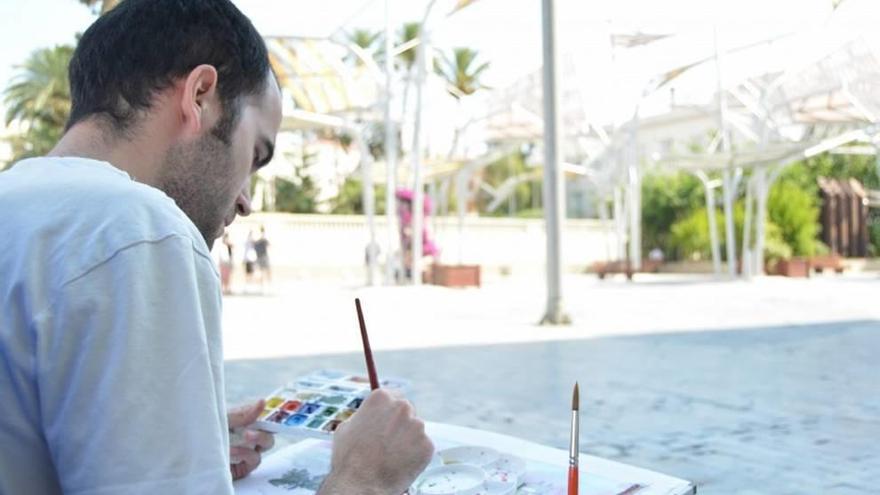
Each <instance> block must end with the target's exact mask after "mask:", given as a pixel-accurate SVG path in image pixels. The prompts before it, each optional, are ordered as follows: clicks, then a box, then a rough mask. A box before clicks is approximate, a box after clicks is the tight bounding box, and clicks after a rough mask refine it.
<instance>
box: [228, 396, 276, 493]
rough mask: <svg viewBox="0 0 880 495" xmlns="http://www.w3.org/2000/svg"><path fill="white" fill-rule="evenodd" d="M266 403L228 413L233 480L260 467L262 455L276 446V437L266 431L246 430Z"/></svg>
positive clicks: (256, 403)
mask: <svg viewBox="0 0 880 495" xmlns="http://www.w3.org/2000/svg"><path fill="white" fill-rule="evenodd" d="M264 407H266V404H265V401H263V400H259V401H257V402H255V403H253V404H249V405H246V406H241V407H236V408H235V409H231V410H230V411H229V412H228V413H227V417H228V418H229V432H230V435H229V454H230V455H229V459H230V466H229V468H230V469H231V470H232V479H233V480H238V479H241V478H244V477H245V476H247V475H248V474H250V472H251V471H253V470H254V469H256V468H257V466H259V465H260V460H261V453H262V452H265V451H267V450H269V449H271V448H272V446H273V445H275V437H274V436H273V435H272V434H271V433H266V432H265V431H256V430H245V429H244V428H247V427H248V426H250V425H252V424H253V423H254V421H256V420H257V418H258V417H259V416H260V413H261V412H263V408H264Z"/></svg>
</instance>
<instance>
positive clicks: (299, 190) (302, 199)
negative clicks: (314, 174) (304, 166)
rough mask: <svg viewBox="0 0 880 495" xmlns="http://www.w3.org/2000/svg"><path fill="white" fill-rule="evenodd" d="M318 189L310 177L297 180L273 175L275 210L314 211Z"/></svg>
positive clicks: (291, 211)
mask: <svg viewBox="0 0 880 495" xmlns="http://www.w3.org/2000/svg"><path fill="white" fill-rule="evenodd" d="M317 194H318V190H317V188H316V187H315V185H314V183H313V182H312V179H311V177H308V176H306V177H300V178H299V181H298V182H295V181H292V180H287V179H284V178H281V177H275V210H276V211H286V212H288V213H314V212H315V206H316V204H317V202H316V200H315V198H316V196H317Z"/></svg>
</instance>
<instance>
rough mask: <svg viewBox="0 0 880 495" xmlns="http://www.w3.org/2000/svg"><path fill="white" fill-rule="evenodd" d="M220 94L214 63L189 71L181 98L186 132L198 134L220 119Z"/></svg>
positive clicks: (182, 122) (183, 124) (182, 119)
mask: <svg viewBox="0 0 880 495" xmlns="http://www.w3.org/2000/svg"><path fill="white" fill-rule="evenodd" d="M219 96H220V95H219V93H218V92H217V69H216V68H214V66H213V65H207V64H202V65H199V66H198V67H196V68H194V69H193V70H191V71H190V72H189V74H188V75H187V76H186V79H185V80H184V81H183V94H182V95H181V98H180V119H181V125H182V127H183V130H184V131H185V132H186V134H188V135H191V136H194V137H195V136H198V135H200V134H202V133H204V132H205V131H206V130H207V129H210V128H212V127H213V126H214V124H216V123H217V121H218V120H220V115H221V113H222V109H221V108H220V97H219Z"/></svg>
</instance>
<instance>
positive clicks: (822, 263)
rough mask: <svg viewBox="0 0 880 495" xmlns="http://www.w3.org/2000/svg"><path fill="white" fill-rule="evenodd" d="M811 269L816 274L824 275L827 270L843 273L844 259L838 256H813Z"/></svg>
mask: <svg viewBox="0 0 880 495" xmlns="http://www.w3.org/2000/svg"><path fill="white" fill-rule="evenodd" d="M810 268H812V269H813V270H815V271H816V273H822V272H823V271H825V270H828V271H831V270H833V271H834V272H835V273H843V259H842V258H841V257H840V256H839V255H837V254H826V255H822V256H813V257H812V258H810Z"/></svg>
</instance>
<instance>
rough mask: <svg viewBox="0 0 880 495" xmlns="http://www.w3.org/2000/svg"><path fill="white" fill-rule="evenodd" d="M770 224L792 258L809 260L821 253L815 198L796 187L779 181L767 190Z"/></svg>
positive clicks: (816, 197)
mask: <svg viewBox="0 0 880 495" xmlns="http://www.w3.org/2000/svg"><path fill="white" fill-rule="evenodd" d="M767 214H768V216H769V217H770V221H772V222H773V223H775V224H776V225H777V226H779V230H780V233H781V235H782V239H783V240H784V241H785V243H786V244H788V246H789V247H790V248H791V250H792V254H794V255H795V256H813V255H814V254H817V252H818V251H819V250H820V249H821V248H820V247H819V246H820V242H819V240H818V239H817V237H818V235H819V198H818V196H817V195H816V194H814V193H811V192H809V191H805V190H804V189H803V188H802V187H800V186H799V185H798V184H796V183H793V182H789V181H780V182H778V183H776V184H774V185H773V187H772V188H771V189H770V196H769V198H768V199H767Z"/></svg>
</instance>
